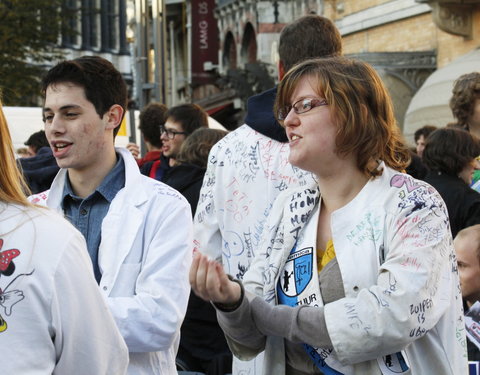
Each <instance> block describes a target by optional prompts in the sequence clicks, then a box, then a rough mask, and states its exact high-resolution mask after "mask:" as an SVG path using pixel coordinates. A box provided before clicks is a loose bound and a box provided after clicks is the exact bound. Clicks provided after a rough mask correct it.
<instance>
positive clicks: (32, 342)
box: [0, 104, 128, 375]
mask: <svg viewBox="0 0 480 375" xmlns="http://www.w3.org/2000/svg"><path fill="white" fill-rule="evenodd" d="M0 171H1V173H0V353H1V355H2V364H1V365H0V369H1V370H0V373H2V374H44V375H47V374H69V375H84V374H98V375H106V374H112V375H117V374H118V375H120V374H125V373H126V371H127V364H128V349H127V346H126V345H125V342H124V340H123V338H122V336H121V335H120V332H119V331H118V328H117V327H116V325H115V322H114V320H113V317H112V315H111V314H110V312H109V309H108V307H107V305H106V301H105V300H104V298H103V297H102V295H101V294H100V290H99V288H98V285H97V283H96V281H95V278H94V276H93V268H92V262H91V260H90V257H89V256H88V252H87V248H86V244H85V239H84V238H83V236H82V235H81V233H80V232H78V231H77V230H76V229H75V228H74V227H73V226H72V225H70V223H68V222H67V221H66V220H65V219H63V218H62V217H61V216H59V215H58V214H56V213H54V212H52V211H50V210H48V209H46V208H40V207H37V206H34V205H33V204H31V203H29V202H28V201H27V198H26V196H25V195H24V194H25V192H26V190H27V189H28V188H27V187H26V185H25V183H24V182H23V179H22V176H21V173H20V172H19V170H18V169H17V165H16V162H15V159H14V154H13V149H12V141H11V139H10V133H9V130H8V126H7V123H6V120H5V117H4V114H3V111H2V108H1V104H0Z"/></svg>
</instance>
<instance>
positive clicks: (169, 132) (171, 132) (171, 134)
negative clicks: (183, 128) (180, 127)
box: [160, 125, 187, 139]
mask: <svg viewBox="0 0 480 375" xmlns="http://www.w3.org/2000/svg"><path fill="white" fill-rule="evenodd" d="M163 133H165V134H167V138H168V139H173V138H175V136H176V135H177V134H183V135H186V134H187V132H177V131H176V130H172V129H167V128H166V127H165V126H163V125H160V135H162V134H163Z"/></svg>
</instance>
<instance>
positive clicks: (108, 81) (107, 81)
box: [42, 56, 127, 136]
mask: <svg viewBox="0 0 480 375" xmlns="http://www.w3.org/2000/svg"><path fill="white" fill-rule="evenodd" d="M65 82H71V83H74V84H76V85H78V86H81V87H83V88H84V90H85V97H86V98H87V100H88V101H89V102H91V103H92V104H93V105H94V107H95V111H96V112H97V113H98V115H99V116H100V117H103V115H104V114H105V113H106V112H107V111H108V110H109V109H110V107H111V106H112V105H114V104H118V105H120V106H121V107H122V108H123V116H125V112H126V109H127V85H126V83H125V80H124V79H123V77H122V74H121V73H120V72H119V71H118V70H117V69H116V68H115V67H114V66H113V64H112V63H111V62H110V61H108V60H106V59H104V58H102V57H100V56H82V57H79V58H76V59H74V60H66V61H62V62H60V63H58V64H57V65H55V66H54V67H53V68H51V69H50V70H49V71H48V72H47V74H46V75H45V76H44V77H43V80H42V93H43V95H44V96H45V94H46V91H47V88H48V87H49V86H51V85H55V84H57V83H65ZM123 116H122V119H123ZM119 129H120V126H117V127H116V128H115V130H114V136H115V135H117V133H118V131H119Z"/></svg>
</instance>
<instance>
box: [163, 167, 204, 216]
mask: <svg viewBox="0 0 480 375" xmlns="http://www.w3.org/2000/svg"><path fill="white" fill-rule="evenodd" d="M205 172H206V169H205V168H201V167H199V166H197V165H193V164H187V163H185V164H181V165H177V166H175V167H172V168H170V169H168V170H167V171H166V172H165V174H164V175H163V177H162V179H161V181H162V182H163V183H165V184H167V185H168V186H171V187H173V188H174V189H175V190H178V191H179V192H180V193H182V195H183V196H184V197H185V198H187V201H188V203H190V206H191V208H192V216H193V215H195V210H196V209H197V203H198V197H199V195H200V188H201V187H202V182H203V176H204V175H205Z"/></svg>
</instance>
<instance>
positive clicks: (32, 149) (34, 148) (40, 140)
mask: <svg viewBox="0 0 480 375" xmlns="http://www.w3.org/2000/svg"><path fill="white" fill-rule="evenodd" d="M24 145H25V146H27V147H28V154H29V156H35V155H37V153H38V151H39V150H40V149H41V148H42V147H49V145H48V140H47V137H46V135H45V131H44V130H40V131H38V132H35V133H33V134H32V135H30V137H28V139H27V140H26V141H25V143H24Z"/></svg>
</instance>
